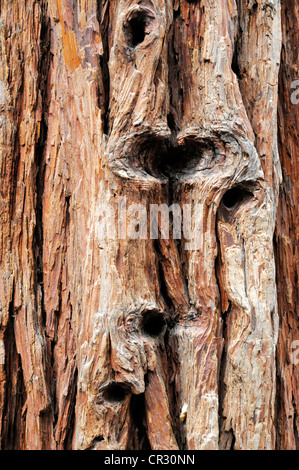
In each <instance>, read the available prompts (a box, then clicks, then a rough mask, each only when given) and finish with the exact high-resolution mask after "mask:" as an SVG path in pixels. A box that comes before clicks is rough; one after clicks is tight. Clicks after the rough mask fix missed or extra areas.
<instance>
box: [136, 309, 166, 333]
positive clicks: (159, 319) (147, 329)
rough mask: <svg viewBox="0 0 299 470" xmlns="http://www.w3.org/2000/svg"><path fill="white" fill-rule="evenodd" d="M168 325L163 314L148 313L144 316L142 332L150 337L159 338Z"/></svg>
mask: <svg viewBox="0 0 299 470" xmlns="http://www.w3.org/2000/svg"><path fill="white" fill-rule="evenodd" d="M165 325H166V321H165V318H164V316H163V314H162V313H161V312H156V311H148V312H145V313H144V314H143V318H142V330H143V331H144V333H146V334H147V335H149V336H153V337H156V336H159V334H160V333H162V331H163V329H164V326H165Z"/></svg>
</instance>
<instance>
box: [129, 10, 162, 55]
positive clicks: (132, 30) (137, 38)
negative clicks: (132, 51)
mask: <svg viewBox="0 0 299 470" xmlns="http://www.w3.org/2000/svg"><path fill="white" fill-rule="evenodd" d="M154 20H155V16H154V14H153V13H152V11H151V10H150V9H148V8H143V9H142V8H140V7H135V8H133V9H132V10H131V11H130V13H129V17H128V18H127V19H126V21H125V24H124V30H125V34H126V36H127V39H128V43H129V46H130V47H133V48H135V47H137V46H138V45H139V44H142V43H143V41H144V40H145V37H146V36H147V35H148V34H149V33H150V32H151V30H152V28H153V27H154Z"/></svg>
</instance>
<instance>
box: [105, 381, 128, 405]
mask: <svg viewBox="0 0 299 470" xmlns="http://www.w3.org/2000/svg"><path fill="white" fill-rule="evenodd" d="M127 394H128V390H127V388H126V387H125V386H124V385H123V384H119V383H111V384H110V385H108V386H107V387H106V388H105V390H104V394H103V396H104V399H105V400H107V401H110V402H112V403H121V402H123V401H124V400H125V398H126V396H127Z"/></svg>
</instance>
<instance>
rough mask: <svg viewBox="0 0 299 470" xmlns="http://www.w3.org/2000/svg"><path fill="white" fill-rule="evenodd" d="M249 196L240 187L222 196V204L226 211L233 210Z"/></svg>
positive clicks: (247, 192) (248, 193)
mask: <svg viewBox="0 0 299 470" xmlns="http://www.w3.org/2000/svg"><path fill="white" fill-rule="evenodd" d="M250 196H251V193H250V192H249V191H246V189H243V188H240V187H237V188H232V189H229V190H228V191H227V192H226V193H225V194H224V196H223V199H222V202H223V205H224V206H225V207H226V208H227V209H233V208H234V207H236V206H237V205H238V204H240V203H241V202H243V201H244V200H245V199H247V198H248V197H250Z"/></svg>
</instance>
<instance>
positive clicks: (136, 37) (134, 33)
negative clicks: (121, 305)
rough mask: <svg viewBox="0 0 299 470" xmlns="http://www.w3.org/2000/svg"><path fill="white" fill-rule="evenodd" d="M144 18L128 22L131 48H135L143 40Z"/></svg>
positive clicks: (140, 17)
mask: <svg viewBox="0 0 299 470" xmlns="http://www.w3.org/2000/svg"><path fill="white" fill-rule="evenodd" d="M145 26H146V22H145V18H144V17H142V16H139V17H136V18H132V19H131V21H130V29H131V41H132V46H133V47H136V46H138V44H141V43H142V42H143V41H144V38H145Z"/></svg>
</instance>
